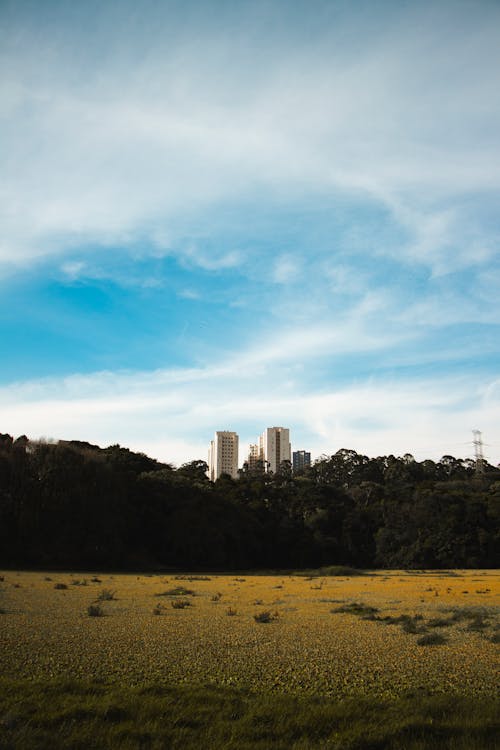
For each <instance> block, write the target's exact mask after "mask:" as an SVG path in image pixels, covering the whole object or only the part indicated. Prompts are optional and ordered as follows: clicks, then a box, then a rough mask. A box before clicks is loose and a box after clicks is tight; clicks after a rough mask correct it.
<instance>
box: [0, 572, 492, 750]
mask: <svg viewBox="0 0 500 750" xmlns="http://www.w3.org/2000/svg"><path fill="white" fill-rule="evenodd" d="M0 577H1V578H3V581H1V582H0V611H1V613H2V614H0V632H1V636H2V637H1V639H0V673H1V675H2V683H1V685H0V688H1V693H0V694H1V695H2V697H1V698H0V729H3V737H4V739H3V740H2V739H0V747H2V748H4V747H5V748H7V747H9V748H10V747H12V748H25V747H45V746H47V747H48V746H52V747H75V748H76V747H82V748H83V747H130V748H136V747H137V748H138V747H148V748H149V747H151V748H162V747H165V748H169V747H179V748H180V747H215V748H218V747H220V748H225V747H228V748H229V747H234V748H246V747H260V748H265V747H273V748H274V747H276V748H278V747H283V748H285V747H286V748H289V747H294V748H306V747H329V748H336V747H338V748H340V747H342V748H351V747H352V748H379V747H380V748H382V747H388V748H389V747H390V748H392V747H394V748H396V747H398V748H403V747H404V748H406V747H408V748H410V747H411V748H413V747H414V748H424V747H425V748H431V747H436V748H437V747H450V748H451V747H453V748H461V747H463V748H465V747H467V748H469V747H471V748H486V747H487V748H493V747H497V745H496V744H495V741H496V740H495V736H496V735H495V733H496V731H497V730H498V727H496V726H495V712H498V707H499V706H498V703H496V702H495V696H496V694H497V693H496V691H497V689H498V667H499V660H498V643H499V641H500V630H499V618H498V613H499V593H500V576H499V575H498V573H497V572H494V571H467V572H466V571H449V572H419V573H416V572H411V573H406V572H394V571H391V572H385V571H378V572H376V573H373V574H368V575H363V576H353V575H341V576H327V575H323V576H322V575H310V576H305V575H301V576H299V575H295V576H281V575H275V576H246V575H245V576H243V575H241V576H229V575H225V576H222V575H207V576H198V575H193V576H189V575H185V576H172V575H167V576H166V575H109V574H98V575H95V574H90V573H89V574H82V573H78V574H71V573H40V572H37V573H27V572H12V571H5V572H3V573H1V574H0ZM0 737H1V733H0ZM54 738H57V742H59V744H57V742H55V739H54ZM2 742H4V744H1V743H2Z"/></svg>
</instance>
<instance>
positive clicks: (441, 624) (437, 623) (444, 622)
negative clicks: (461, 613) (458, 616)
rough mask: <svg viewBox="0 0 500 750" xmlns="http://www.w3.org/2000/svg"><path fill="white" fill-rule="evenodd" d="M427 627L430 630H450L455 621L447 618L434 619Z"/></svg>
mask: <svg viewBox="0 0 500 750" xmlns="http://www.w3.org/2000/svg"><path fill="white" fill-rule="evenodd" d="M427 625H428V626H429V627H430V628H449V627H450V625H453V620H448V619H446V618H445V617H433V618H432V620H429V622H428V623H427Z"/></svg>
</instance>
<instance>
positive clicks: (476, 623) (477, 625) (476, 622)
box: [467, 615, 489, 632]
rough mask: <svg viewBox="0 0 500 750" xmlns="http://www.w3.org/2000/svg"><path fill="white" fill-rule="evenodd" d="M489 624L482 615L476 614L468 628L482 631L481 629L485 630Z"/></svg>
mask: <svg viewBox="0 0 500 750" xmlns="http://www.w3.org/2000/svg"><path fill="white" fill-rule="evenodd" d="M488 625H489V622H488V621H487V620H485V619H484V617H483V616H482V615H476V616H475V617H474V618H473V619H472V620H471V621H470V622H469V624H468V625H467V630H471V631H473V632H480V631H481V630H484V629H485V628H487V627H488Z"/></svg>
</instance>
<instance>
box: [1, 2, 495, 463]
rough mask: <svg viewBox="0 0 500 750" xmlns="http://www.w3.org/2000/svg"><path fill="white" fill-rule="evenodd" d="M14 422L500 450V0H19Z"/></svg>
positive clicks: (56, 430)
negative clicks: (275, 433) (284, 428)
mask: <svg viewBox="0 0 500 750" xmlns="http://www.w3.org/2000/svg"><path fill="white" fill-rule="evenodd" d="M0 65H1V69H2V76H1V82H0V85H1V91H2V96H1V107H2V117H1V118H0V138H1V139H2V145H3V150H2V156H1V157H0V158H1V164H0V195H1V198H2V199H1V201H0V360H1V362H2V367H1V368H0V431H1V432H6V433H10V434H12V435H15V436H17V435H21V434H26V435H28V436H29V437H30V438H31V439H33V440H36V439H37V438H40V437H47V438H53V439H79V440H87V441H89V442H91V443H95V444H99V445H111V444H115V443H120V444H122V445H126V446H127V447H129V448H130V449H131V450H136V451H142V452H144V453H146V454H148V455H150V456H153V457H155V458H158V459H159V460H162V461H166V462H172V463H174V464H176V465H180V464H182V463H184V462H186V461H190V460H192V459H195V458H205V457H206V443H207V441H208V439H209V437H208V436H209V435H212V434H213V432H214V430H215V429H216V427H217V425H220V424H231V425H233V426H234V429H235V430H237V432H238V434H239V435H240V440H241V441H242V443H243V444H245V443H247V442H248V443H251V442H252V441H253V440H255V436H256V435H258V434H259V433H260V431H261V425H263V424H275V425H280V424H286V425H289V426H290V429H291V431H292V434H293V443H294V445H297V446H299V447H300V448H301V449H304V450H307V451H308V452H311V455H314V456H319V455H321V454H323V453H330V452H331V453H334V452H335V451H336V450H338V449H339V448H348V449H353V450H356V451H357V452H359V453H361V454H364V455H369V456H378V455H389V454H394V455H402V454H404V453H411V454H413V455H414V456H415V458H416V459H417V460H422V459H424V458H431V459H435V460H437V459H439V458H440V457H441V456H443V455H445V454H451V455H455V456H457V457H462V458H465V457H473V456H474V446H473V438H472V430H474V429H478V430H481V431H482V433H483V436H484V443H485V446H484V452H485V455H486V457H487V458H488V460H489V461H490V462H491V463H493V464H497V463H498V462H499V460H500V346H499V343H498V342H499V341H500V309H499V305H498V299H499V298H500V252H499V250H500V219H499V216H498V195H499V192H500V101H499V98H498V90H499V85H500V5H499V4H498V3H497V2H494V1H493V0H478V2H476V3H469V2H466V1H465V0H463V1H462V0H444V1H443V2H440V3H437V4H436V3H433V2H431V1H430V0H423V1H422V2H420V3H400V2H396V0H386V1H382V2H380V3H377V4H376V5H375V4H373V3H371V2H369V1H368V0H360V2H358V3H353V4H349V3H345V2H341V1H340V0H316V1H315V2H314V3H312V4H311V3H308V2H305V0H300V1H299V0H291V2H284V1H283V0H257V2H255V3H244V2H240V1H238V0H236V1H235V2H234V3H230V4H228V3H215V4H212V3H210V2H206V1H205V2H201V0H194V2H192V3H189V4H187V5H186V4H183V3H180V2H178V0H166V2H164V3H157V2H154V1H153V0H144V2H143V3H141V4H140V5H138V4H137V3H132V2H130V0H123V1H120V2H118V1H117V0H109V2H106V3H104V4H103V3H99V2H97V0H88V2H85V3H64V2H61V1H60V0H46V1H45V2H43V3H35V2H32V0H16V2H13V0H6V2H3V3H2V4H1V7H0Z"/></svg>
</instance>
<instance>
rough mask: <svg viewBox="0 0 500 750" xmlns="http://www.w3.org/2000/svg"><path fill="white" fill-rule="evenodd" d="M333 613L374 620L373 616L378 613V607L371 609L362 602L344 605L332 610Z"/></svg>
mask: <svg viewBox="0 0 500 750" xmlns="http://www.w3.org/2000/svg"><path fill="white" fill-rule="evenodd" d="M331 612H332V613H333V614H336V613H340V614H346V615H357V616H358V617H363V618H372V617H373V615H374V614H375V613H376V612H378V609H377V607H370V606H369V605H368V604H363V603H362V602H350V603H349V604H344V605H343V606H342V607H337V608H336V609H332V610H331Z"/></svg>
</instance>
